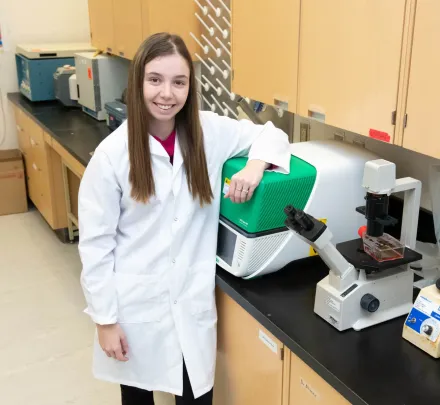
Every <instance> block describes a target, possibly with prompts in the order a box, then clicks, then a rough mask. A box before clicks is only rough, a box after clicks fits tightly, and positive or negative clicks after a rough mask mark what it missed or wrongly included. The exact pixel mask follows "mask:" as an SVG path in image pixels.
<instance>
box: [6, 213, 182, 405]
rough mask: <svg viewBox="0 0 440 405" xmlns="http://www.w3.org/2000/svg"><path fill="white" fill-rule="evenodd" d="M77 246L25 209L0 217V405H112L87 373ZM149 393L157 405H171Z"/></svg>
mask: <svg viewBox="0 0 440 405" xmlns="http://www.w3.org/2000/svg"><path fill="white" fill-rule="evenodd" d="M80 271H81V265H80V260H79V256H78V251H77V245H76V244H73V245H70V244H63V243H61V242H60V241H59V240H58V239H57V238H56V236H55V234H54V233H53V232H52V230H51V229H50V228H49V226H48V225H47V224H46V222H45V221H44V220H43V218H42V217H41V215H40V214H39V213H38V212H37V211H35V210H31V211H29V212H27V213H25V214H18V215H8V216H0V319H1V320H2V323H1V325H2V327H1V328H0V331H1V333H0V387H1V388H0V403H2V404H5V405H6V404H7V405H64V404H70V405H72V404H74V405H118V404H120V396H119V387H118V386H116V385H113V384H107V383H103V382H100V381H97V380H95V379H94V378H93V376H92V374H91V360H92V358H91V353H92V350H91V344H92V339H93V333H94V326H93V324H92V323H91V321H90V319H89V318H88V317H87V316H86V315H85V314H83V312H82V311H83V309H84V307H85V304H84V298H83V295H82V291H81V287H80V284H79V275H80ZM172 404H174V399H173V398H172V397H171V396H170V395H167V394H163V393H157V394H156V405H172Z"/></svg>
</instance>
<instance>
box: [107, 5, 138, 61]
mask: <svg viewBox="0 0 440 405" xmlns="http://www.w3.org/2000/svg"><path fill="white" fill-rule="evenodd" d="M113 10H114V17H113V22H114V27H115V29H114V31H115V41H114V42H115V48H116V49H115V50H114V52H113V53H114V54H115V55H118V56H122V57H124V58H127V59H133V57H134V55H135V53H136V51H137V49H138V48H139V45H140V44H141V42H142V13H141V10H142V1H141V0H113Z"/></svg>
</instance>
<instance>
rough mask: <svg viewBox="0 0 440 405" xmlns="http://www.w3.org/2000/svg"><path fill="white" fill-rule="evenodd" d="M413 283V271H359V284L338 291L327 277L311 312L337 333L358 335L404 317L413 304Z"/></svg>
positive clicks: (398, 269)
mask: <svg viewBox="0 0 440 405" xmlns="http://www.w3.org/2000/svg"><path fill="white" fill-rule="evenodd" d="M413 281H414V275H413V273H412V271H410V270H406V269H404V268H395V269H392V270H387V271H384V272H380V273H376V274H370V275H366V274H365V272H364V271H360V272H359V277H358V280H356V281H355V282H354V283H352V284H351V286H349V287H348V288H347V289H345V290H344V291H338V290H337V289H335V288H334V287H333V286H332V285H331V284H330V277H329V276H327V277H325V278H324V279H322V280H321V281H320V282H319V283H318V285H317V288H316V296H315V307H314V311H315V313H316V314H317V315H319V316H320V317H321V318H323V319H325V320H326V321H327V322H329V323H330V324H331V325H333V326H334V327H335V328H336V329H338V330H339V331H343V330H347V329H354V330H357V331H359V330H362V329H365V328H367V327H370V326H373V325H377V324H379V323H382V322H386V321H388V320H390V319H394V318H397V317H399V316H403V315H407V314H408V313H409V312H410V311H411V308H412V303H413V301H412V298H413ZM377 306H378V307H377Z"/></svg>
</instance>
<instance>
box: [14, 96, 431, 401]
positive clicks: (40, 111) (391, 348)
mask: <svg viewBox="0 0 440 405" xmlns="http://www.w3.org/2000/svg"><path fill="white" fill-rule="evenodd" d="M8 98H9V100H10V101H11V102H13V103H14V104H16V105H17V106H19V107H21V108H22V109H23V110H24V111H25V112H26V113H27V114H28V115H29V116H30V117H31V118H32V119H34V120H35V121H36V122H37V123H38V124H39V125H41V126H42V127H44V128H45V130H46V131H47V132H48V133H49V134H51V135H52V136H53V137H54V138H55V139H56V140H57V141H58V142H59V143H60V144H61V145H62V146H64V147H65V148H66V150H68V151H69V152H70V153H71V154H72V155H73V156H75V158H76V159H78V160H79V161H80V162H81V163H82V164H83V165H84V166H86V165H87V163H88V162H89V160H90V152H92V151H94V150H95V148H96V147H97V146H98V144H99V143H100V142H101V141H102V140H103V139H104V138H105V137H106V136H107V135H108V134H109V132H110V131H109V130H108V129H107V126H106V124H105V122H98V121H96V120H95V119H93V118H91V117H89V116H87V115H86V114H84V113H82V112H81V111H79V110H68V109H65V108H64V107H62V106H61V105H60V104H59V103H57V102H44V103H31V102H29V101H28V100H27V99H26V98H25V97H23V96H22V95H21V94H20V93H11V94H8ZM327 272H328V270H327V267H326V266H325V264H324V263H323V262H322V261H321V259H320V258H319V257H314V258H308V259H305V260H300V261H297V262H294V263H291V264H290V265H288V266H287V267H286V268H285V269H282V270H280V271H278V272H277V273H273V274H269V275H267V276H263V277H262V278H259V279H256V280H242V279H238V278H236V277H234V276H232V275H231V274H229V273H227V272H225V271H224V270H222V269H220V268H218V269H217V285H218V286H219V287H220V288H221V289H222V290H223V291H224V292H225V293H227V294H228V295H229V296H231V297H232V298H233V299H234V300H235V301H236V302H237V303H238V304H239V305H241V306H242V307H243V308H244V309H245V310H247V311H248V312H249V313H250V314H251V315H252V316H253V317H254V318H255V319H256V320H257V321H258V322H260V323H261V324H262V325H263V326H264V327H265V328H267V329H268V330H269V331H270V332H271V333H273V335H274V336H276V337H277V338H278V339H279V340H280V341H281V342H283V343H284V344H285V345H286V346H287V347H288V348H289V349H290V350H291V351H292V352H293V353H294V354H296V355H297V356H298V357H300V358H301V359H302V360H303V361H304V362H305V363H306V364H307V365H308V366H309V367H311V368H312V369H313V370H315V371H316V372H317V373H318V374H319V375H320V376H321V377H322V378H323V379H325V380H326V381H327V382H328V383H329V384H330V385H332V386H333V387H334V388H335V389H336V390H337V391H338V392H340V393H341V394H342V395H343V396H344V397H345V398H347V400H348V401H350V402H351V403H352V404H355V405H357V404H359V405H361V404H362V405H365V404H368V405H422V404H423V405H435V404H440V360H435V359H433V358H431V357H430V356H429V355H427V354H425V353H424V352H422V351H421V350H420V349H418V348H417V347H415V346H413V345H412V344H410V343H409V342H407V341H406V340H404V339H403V338H402V328H403V324H404V320H405V317H400V318H397V319H394V320H392V321H389V322H385V323H382V324H380V325H377V326H374V327H371V328H368V329H365V330H362V331H360V332H355V331H353V330H349V331H345V332H338V331H337V330H336V329H335V328H333V327H332V326H331V325H330V324H328V323H327V322H325V321H324V320H322V319H321V318H319V317H318V316H317V315H316V314H315V313H314V312H313V304H314V298H315V288H316V283H317V282H318V281H319V280H321V279H322V278H323V277H325V276H326V275H327Z"/></svg>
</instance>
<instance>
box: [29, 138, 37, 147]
mask: <svg viewBox="0 0 440 405" xmlns="http://www.w3.org/2000/svg"><path fill="white" fill-rule="evenodd" d="M31 145H32V146H38V143H37V142H35V141H34V139H33V138H31Z"/></svg>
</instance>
